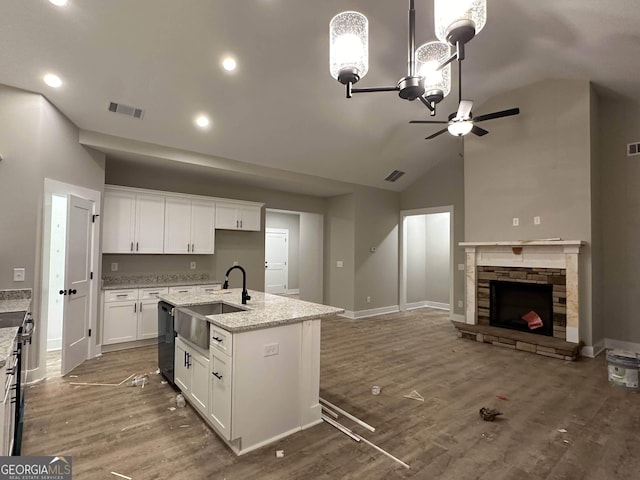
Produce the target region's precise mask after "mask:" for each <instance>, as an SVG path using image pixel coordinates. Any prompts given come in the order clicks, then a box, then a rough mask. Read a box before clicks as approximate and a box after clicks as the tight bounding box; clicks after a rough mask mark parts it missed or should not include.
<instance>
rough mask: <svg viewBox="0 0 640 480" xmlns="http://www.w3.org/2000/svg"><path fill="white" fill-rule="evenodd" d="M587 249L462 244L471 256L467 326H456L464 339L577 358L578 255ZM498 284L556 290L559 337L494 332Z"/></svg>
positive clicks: (562, 243)
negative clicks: (492, 289) (494, 286)
mask: <svg viewBox="0 0 640 480" xmlns="http://www.w3.org/2000/svg"><path fill="white" fill-rule="evenodd" d="M583 244H584V242H582V241H579V240H531V241H511V242H463V243H461V244H460V245H461V246H463V247H465V252H466V310H465V323H458V322H456V328H458V330H459V331H460V332H461V336H464V337H465V338H473V339H475V340H478V341H484V342H485V343H494V344H499V345H501V346H510V347H511V348H515V349H520V350H526V351H531V352H534V353H539V354H541V355H547V356H553V357H557V358H565V359H574V358H575V357H577V352H578V350H579V338H580V331H579V313H580V312H579V305H580V303H579V295H580V285H579V274H578V273H579V272H578V254H579V251H580V247H581V246H582V245H583ZM492 279H495V280H498V281H500V280H504V281H520V282H529V283H547V284H552V285H554V288H553V320H554V328H553V333H554V337H553V338H551V337H547V338H549V340H548V341H545V340H543V339H534V338H533V337H543V336H542V335H535V334H530V333H526V332H510V331H509V332H505V330H509V329H503V328H498V327H489V326H488V325H489V294H488V289H489V282H490V280H492ZM472 326H473V327H472ZM496 337H497V338H496ZM487 339H489V341H488V340H487ZM494 339H495V341H494Z"/></svg>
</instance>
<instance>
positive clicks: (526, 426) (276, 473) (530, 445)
mask: <svg viewBox="0 0 640 480" xmlns="http://www.w3.org/2000/svg"><path fill="white" fill-rule="evenodd" d="M446 318H447V314H446V313H443V312H440V311H436V310H430V309H421V310H417V311H413V312H409V313H397V314H389V315H384V316H380V317H374V318H368V319H362V320H348V319H344V318H339V319H334V320H327V321H324V322H323V324H322V360H321V361H322V367H321V393H320V394H321V396H322V397H323V398H325V399H326V400H328V401H330V402H332V403H334V404H336V405H338V406H339V407H341V408H343V409H344V410H346V411H348V412H350V413H352V414H353V415H356V416H357V417H359V418H360V419H362V420H364V421H366V422H368V423H370V424H371V425H373V426H374V427H376V431H375V432H374V433H371V432H368V431H367V430H365V429H364V428H362V427H359V426H357V425H355V424H353V423H352V422H350V421H349V420H347V419H346V418H344V417H340V419H339V421H340V422H341V423H343V424H344V425H346V426H348V427H349V428H351V429H352V430H353V431H355V432H357V433H358V434H361V435H362V436H364V437H365V438H367V439H368V440H370V441H371V442H373V443H375V444H376V445H378V446H379V447H381V448H383V449H385V450H386V451H388V452H389V453H391V454H393V455H394V456H396V457H398V458H399V459H401V460H402V461H404V462H406V463H408V464H409V465H410V466H411V468H410V469H409V470H407V469H405V468H403V467H402V466H401V465H399V464H397V463H396V462H394V461H393V460H391V459H389V458H388V457H386V456H384V455H382V454H380V453H378V452H377V451H375V450H374V449H373V448H372V447H370V446H368V445H366V444H363V443H362V442H360V443H356V442H355V441H353V440H351V439H349V438H348V437H347V436H346V435H344V434H342V433H340V432H339V431H337V430H336V429H334V428H333V427H331V426H329V425H328V424H324V423H323V424H321V425H318V426H315V427H313V428H311V429H308V430H306V431H303V432H299V433H296V434H294V435H292V436H290V437H287V438H285V439H283V440H281V441H279V442H277V443H275V444H272V445H269V446H266V447H264V448H262V449H260V450H257V451H255V452H252V453H249V454H247V455H244V456H242V457H236V456H234V455H233V454H232V453H231V451H230V450H228V449H227V448H226V447H225V446H224V444H223V443H222V442H221V441H220V440H219V439H218V438H217V436H216V434H215V433H213V432H212V431H211V430H210V429H209V428H208V427H206V426H205V424H204V423H203V421H202V420H201V419H200V417H199V416H198V415H197V414H196V413H195V412H194V410H193V409H192V408H191V407H187V408H184V409H176V410H174V411H170V410H169V407H172V406H175V394H176V392H175V391H174V390H173V389H172V388H171V387H170V386H169V385H167V384H165V385H163V384H162V383H161V377H160V376H159V375H156V374H153V373H152V374H151V375H150V383H148V384H147V385H146V386H145V387H144V388H140V387H129V386H117V387H107V386H105V387H99V386H73V385H70V382H99V383H119V382H120V381H122V380H123V379H124V378H126V377H127V376H129V375H131V374H133V373H137V374H139V373H143V372H155V370H156V368H157V362H156V349H155V347H144V348H138V349H135V350H128V351H121V352H114V353H108V354H105V355H103V356H102V357H100V358H97V359H94V360H90V361H87V362H86V363H85V364H83V365H82V366H80V367H79V368H77V369H76V370H75V371H74V372H73V375H77V378H69V377H66V378H54V379H51V380H47V381H45V382H43V383H41V384H38V385H35V386H32V387H30V388H28V390H27V407H26V420H25V433H24V443H23V452H24V453H23V454H24V455H55V454H60V455H72V457H73V473H74V477H73V478H74V479H76V480H83V479H102V478H105V479H117V478H119V477H116V476H114V475H112V474H111V473H110V472H112V471H113V472H117V473H120V474H122V475H126V476H129V477H131V478H132V479H135V480H138V479H221V480H222V479H228V480H232V479H242V480H244V479H249V478H259V479H284V478H290V479H321V480H329V479H366V480H369V479H401V478H416V479H451V480H467V479H482V480H484V479H491V480H494V479H514V480H516V479H517V480H543V479H545V480H561V479H562V480H571V479H576V480H578V479H581V480H583V479H584V480H603V479H606V480H610V479H637V478H638V472H640V449H638V441H639V440H638V439H639V437H638V431H640V401H639V400H640V396H639V395H638V394H637V393H632V392H629V391H626V390H624V389H618V388H612V387H610V386H609V385H608V383H607V371H606V362H605V359H604V358H603V357H602V356H601V357H600V358H597V359H595V360H592V359H581V360H579V361H577V362H565V361H562V360H557V359H551V358H546V357H541V356H539V355H534V354H530V353H526V352H519V351H514V350H509V349H504V348H499V347H495V346H489V345H485V344H481V343H477V342H472V341H468V340H463V339H459V338H457V336H456V333H455V329H454V327H453V326H452V325H451V323H450V322H449V321H448V320H447V319H446ZM127 383H128V382H127ZM372 385H379V386H380V387H381V389H382V391H381V393H380V395H378V396H374V395H372V394H371V386H372ZM412 390H416V391H417V392H419V393H420V394H421V395H422V396H423V397H424V402H420V401H416V400H411V399H407V398H404V397H403V396H404V395H406V394H409V393H410V392H411V391H412ZM498 395H501V396H504V397H506V398H507V400H501V399H498V398H497V396H498ZM482 406H487V407H491V408H498V409H500V410H501V411H502V412H504V415H503V416H502V417H499V418H498V420H496V421H495V422H493V423H490V422H484V421H483V420H482V419H481V418H480V416H479V414H478V411H479V409H480V407H482ZM560 429H566V430H567V431H566V433H563V432H560V431H559V430H560ZM280 449H281V450H284V454H285V456H284V458H276V456H275V451H276V450H280Z"/></svg>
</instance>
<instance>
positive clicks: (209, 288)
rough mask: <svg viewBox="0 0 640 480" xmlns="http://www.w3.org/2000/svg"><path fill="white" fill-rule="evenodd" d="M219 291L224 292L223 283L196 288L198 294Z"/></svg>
mask: <svg viewBox="0 0 640 480" xmlns="http://www.w3.org/2000/svg"><path fill="white" fill-rule="evenodd" d="M218 290H222V284H221V283H214V284H213V285H198V286H196V293H197V294H205V293H212V292H215V291H218Z"/></svg>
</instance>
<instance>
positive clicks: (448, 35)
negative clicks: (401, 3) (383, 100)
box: [329, 0, 487, 116]
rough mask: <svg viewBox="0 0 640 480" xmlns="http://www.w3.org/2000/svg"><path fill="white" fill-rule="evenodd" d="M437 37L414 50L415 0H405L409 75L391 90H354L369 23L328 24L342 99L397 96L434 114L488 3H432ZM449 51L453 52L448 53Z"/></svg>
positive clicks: (347, 16) (360, 18) (341, 20)
mask: <svg viewBox="0 0 640 480" xmlns="http://www.w3.org/2000/svg"><path fill="white" fill-rule="evenodd" d="M434 2H435V3H434V15H435V28H436V35H437V37H438V38H439V39H440V40H441V42H442V43H440V42H430V43H426V44H424V45H422V46H421V47H419V48H418V49H417V50H416V47H415V8H414V0H409V26H408V31H409V32H408V33H409V35H408V36H409V39H408V46H407V63H408V65H407V75H406V76H404V77H402V78H401V79H400V80H398V83H397V84H396V85H395V86H392V87H373V88H353V85H354V84H355V83H357V82H358V81H359V80H361V79H362V78H363V77H364V76H365V75H366V73H367V70H368V69H369V51H368V49H369V38H368V34H369V22H368V20H367V17H365V16H364V15H363V14H361V13H358V12H352V11H348V12H342V13H339V14H338V15H336V16H335V17H333V19H332V20H331V22H330V24H329V32H330V48H329V56H330V61H329V63H330V66H329V70H330V72H331V76H332V77H333V78H335V79H336V80H338V81H339V82H340V83H341V84H343V85H345V87H346V96H347V98H351V97H352V94H354V93H363V92H393V91H396V92H398V95H399V96H400V98H404V99H406V100H416V99H418V100H420V101H421V102H422V103H423V104H424V105H425V106H426V107H427V108H428V109H429V110H430V111H431V115H432V116H433V115H435V112H436V104H438V103H439V102H440V101H442V99H443V98H444V97H445V96H447V94H448V93H449V92H450V91H451V66H450V63H451V62H453V61H454V60H457V61H458V62H461V61H462V60H463V59H464V45H465V44H466V43H467V42H468V41H469V40H471V39H472V38H473V37H474V36H475V35H476V34H477V33H478V32H480V30H482V28H483V27H484V25H485V23H486V19H487V8H486V0H434ZM450 46H454V47H455V49H456V51H455V53H453V54H451V52H450V50H451V48H450Z"/></svg>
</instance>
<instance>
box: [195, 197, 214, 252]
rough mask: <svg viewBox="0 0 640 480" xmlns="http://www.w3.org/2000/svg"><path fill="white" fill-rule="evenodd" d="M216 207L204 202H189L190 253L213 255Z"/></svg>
mask: <svg viewBox="0 0 640 480" xmlns="http://www.w3.org/2000/svg"><path fill="white" fill-rule="evenodd" d="M215 216H216V205H215V203H213V202H207V201H204V200H193V201H192V202H191V252H192V253H203V254H204V253H214V241H215V229H214V224H215Z"/></svg>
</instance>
